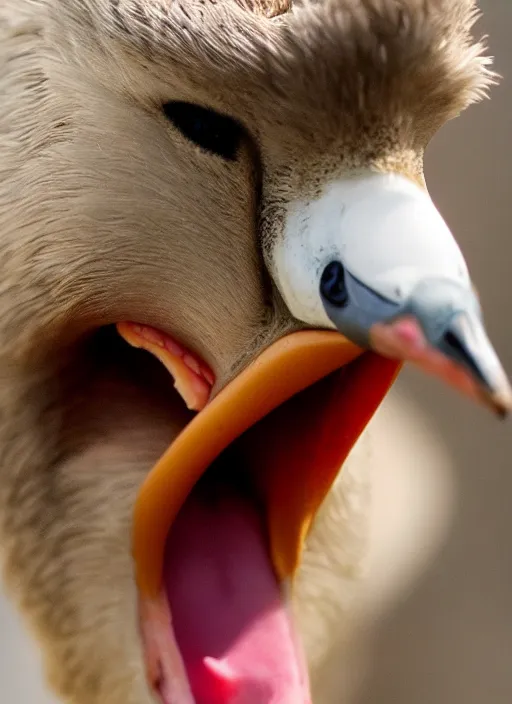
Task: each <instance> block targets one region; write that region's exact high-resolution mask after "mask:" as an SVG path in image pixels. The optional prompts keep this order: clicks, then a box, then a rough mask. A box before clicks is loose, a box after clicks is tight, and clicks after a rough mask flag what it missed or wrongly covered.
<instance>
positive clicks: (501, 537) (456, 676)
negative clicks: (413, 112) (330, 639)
mask: <svg viewBox="0 0 512 704" xmlns="http://www.w3.org/2000/svg"><path fill="white" fill-rule="evenodd" d="M479 4H480V6H481V8H482V10H483V12H484V18H483V20H482V21H481V22H480V23H479V25H478V30H479V32H481V33H482V34H489V43H490V47H491V53H492V54H493V55H494V56H495V57H496V62H495V68H496V70H497V71H498V73H500V74H501V75H502V76H504V79H503V81H502V83H501V85H500V86H499V87H497V88H494V89H493V91H492V100H491V101H486V102H485V103H483V104H481V105H478V106H476V107H473V108H472V109H470V110H469V111H468V112H466V113H465V114H464V115H463V116H462V117H461V118H460V119H458V120H455V121H454V122H452V123H450V124H449V125H447V126H446V127H445V128H444V129H443V130H442V131H441V132H440V133H439V135H438V136H437V137H436V139H435V140H434V141H433V142H432V144H431V146H430V149H429V151H428V153H427V159H426V174H427V182H428V185H429V190H430V192H431V194H432V196H433V198H434V200H435V202H436V204H437V205H438V207H439V209H440V210H441V212H442V213H443V215H444V217H445V218H446V220H447V221H448V223H449V225H450V226H451V227H452V230H453V232H454V234H455V236H456V237H457V239H458V241H459V242H460V244H461V246H462V248H463V250H464V254H465V255H466V258H467V260H468V264H469V266H470V269H471V271H472V275H473V279H474V281H475V283H476V285H477V287H478V289H479V293H480V295H481V298H482V303H483V306H484V309H485V311H486V321H487V325H488V329H489V333H490V336H491V338H492V339H493V341H494V343H495V344H496V347H497V349H498V350H499V353H500V355H501V356H502V361H503V363H504V365H505V367H506V368H507V370H508V371H509V373H512V315H511V312H512V310H511V309H512V272H511V266H512V188H511V183H512V179H511V175H512V174H511V168H512V134H511V127H512V41H511V34H512V2H510V0H480V3H479ZM398 391H399V392H401V393H405V394H407V396H409V397H412V398H413V399H414V402H415V403H416V404H418V405H419V406H421V410H422V411H423V412H424V413H425V415H426V417H427V419H428V421H429V423H430V424H431V425H433V426H434V428H436V429H437V431H438V433H439V435H440V437H441V439H442V442H443V443H444V445H445V447H446V448H447V450H448V452H449V453H450V455H451V459H452V463H453V467H454V470H453V471H454V474H455V476H454V481H455V492H456V494H455V495H456V507H455V515H454V518H453V522H452V524H451V526H450V530H449V533H448V537H447V540H446V541H445V543H444V546H443V549H442V551H441V553H440V554H438V556H437V558H436V560H435V561H434V563H433V565H431V566H430V568H429V569H428V570H427V572H426V573H425V574H424V575H423V577H422V578H421V579H420V581H419V582H417V583H416V585H415V587H414V590H413V592H412V593H410V594H409V595H408V596H407V598H406V599H405V600H404V601H403V602H402V603H401V604H400V605H399V606H398V607H397V608H395V609H394V610H393V612H392V613H391V614H389V615H388V617H387V618H386V619H385V622H384V624H383V626H382V627H381V628H380V631H379V636H378V643H377V647H376V650H375V652H374V654H373V665H372V669H371V672H370V679H369V681H368V682H367V683H366V686H365V695H364V696H363V697H362V701H361V704H375V703H376V702H378V704H411V702H414V704H432V702H436V704H462V702H464V704H482V702H492V704H510V702H512V424H511V423H510V421H509V422H508V423H504V424H503V423H499V422H497V421H496V420H495V419H494V418H492V417H491V416H490V415H489V416H488V415H487V414H486V413H484V412H482V411H481V410H480V409H478V408H475V407H473V406H471V405H470V404H467V403H466V402H465V401H464V400H463V399H461V398H459V397H458V396H457V395H455V394H453V393H451V392H450V391H449V390H445V389H443V387H442V386H441V385H440V384H437V382H430V381H429V380H427V379H426V378H424V377H421V376H420V374H416V373H414V372H409V371H407V372H405V373H404V374H403V377H402V378H401V379H400V381H399V384H398Z"/></svg>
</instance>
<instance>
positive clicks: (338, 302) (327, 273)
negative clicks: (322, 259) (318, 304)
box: [320, 261, 348, 308]
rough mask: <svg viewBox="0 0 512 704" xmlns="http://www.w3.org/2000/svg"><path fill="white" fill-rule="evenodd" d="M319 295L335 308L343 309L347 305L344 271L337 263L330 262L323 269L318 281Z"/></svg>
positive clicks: (339, 263)
mask: <svg viewBox="0 0 512 704" xmlns="http://www.w3.org/2000/svg"><path fill="white" fill-rule="evenodd" d="M320 294H321V295H322V297H323V298H325V299H326V300H327V301H328V302H329V303H331V304H332V305H333V306H336V307H337V308H343V307H344V306H346V305H347V303H348V292H347V289H346V286H345V269H344V268H343V264H342V263H341V262H339V261H332V262H330V263H329V264H327V266H326V267H325V269H324V271H323V274H322V278H321V279H320Z"/></svg>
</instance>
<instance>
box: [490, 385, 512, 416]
mask: <svg viewBox="0 0 512 704" xmlns="http://www.w3.org/2000/svg"><path fill="white" fill-rule="evenodd" d="M489 400H490V402H491V405H492V408H493V410H494V412H495V413H496V415H497V416H498V417H499V418H500V419H501V420H507V418H508V417H509V415H510V413H511V412H512V389H511V388H510V387H508V388H506V389H503V390H502V391H497V392H495V393H493V394H491V395H490V397H489Z"/></svg>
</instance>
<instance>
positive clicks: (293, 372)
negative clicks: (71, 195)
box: [118, 324, 400, 704]
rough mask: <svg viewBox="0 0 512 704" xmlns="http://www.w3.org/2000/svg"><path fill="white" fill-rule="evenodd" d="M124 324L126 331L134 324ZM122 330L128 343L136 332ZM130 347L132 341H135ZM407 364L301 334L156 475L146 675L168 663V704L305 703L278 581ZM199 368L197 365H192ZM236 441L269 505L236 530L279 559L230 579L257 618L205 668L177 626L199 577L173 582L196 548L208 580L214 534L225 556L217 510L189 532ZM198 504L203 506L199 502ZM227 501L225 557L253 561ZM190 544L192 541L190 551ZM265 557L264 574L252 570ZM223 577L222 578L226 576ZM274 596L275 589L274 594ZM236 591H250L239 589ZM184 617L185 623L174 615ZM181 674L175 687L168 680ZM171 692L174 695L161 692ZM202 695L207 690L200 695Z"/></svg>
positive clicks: (139, 526) (179, 441) (209, 412)
mask: <svg viewBox="0 0 512 704" xmlns="http://www.w3.org/2000/svg"><path fill="white" fill-rule="evenodd" d="M123 325H124V324H123ZM118 328H119V329H120V332H121V334H123V329H122V327H121V326H118ZM124 336H125V337H126V339H128V338H129V335H124ZM131 342H132V344H133V340H131ZM137 346H140V345H137ZM146 349H148V347H146ZM152 351H154V350H152ZM154 353H155V354H156V355H157V356H158V357H159V358H160V359H161V361H162V362H163V363H164V364H165V365H166V366H167V367H168V368H171V367H172V365H173V364H174V362H172V363H171V362H170V361H169V359H168V358H167V356H166V354H165V353H163V352H162V351H161V348H160V351H158V350H157V351H154ZM191 366H192V367H194V368H195V369H196V371H197V370H198V367H197V366H196V365H195V364H193V363H191ZM399 366H400V365H399V363H397V362H395V361H390V360H388V359H385V358H384V357H381V356H379V355H376V354H374V353H371V352H364V353H363V351H362V350H361V349H360V348H358V347H356V346H355V345H353V344H352V343H351V342H349V341H348V340H346V339H345V338H344V337H342V336H341V335H339V334H338V333H335V332H327V331H302V332H298V333H294V334H291V335H289V336H287V337H284V338H282V339H280V340H278V341H277V342H275V343H274V344H273V345H271V346H270V347H269V348H267V349H266V350H265V351H263V352H262V353H261V354H260V356H259V357H258V358H257V359H256V360H255V361H254V362H253V363H252V364H250V365H249V366H248V367H247V368H246V369H245V370H244V371H242V372H241V373H240V374H239V375H238V376H237V377H236V378H235V379H234V380H233V381H232V382H231V383H229V384H228V385H227V386H226V387H225V388H224V389H223V390H222V391H221V392H220V393H219V394H218V395H217V396H216V397H215V398H213V400H211V401H209V402H207V403H206V405H205V406H204V407H203V408H202V410H200V411H199V412H198V413H197V415H196V416H194V418H193V419H192V420H191V421H190V422H189V424H188V425H187V426H186V427H185V428H184V429H183V430H182V431H181V433H180V434H179V435H178V437H177V438H176V439H175V440H174V442H173V443H172V444H171V446H170V447H169V448H168V450H167V452H166V453H165V454H164V455H163V457H162V458H161V459H160V461H159V462H158V463H157V464H156V466H155V467H154V468H153V469H152V470H151V472H150V473H149V475H148V476H147V478H146V480H145V482H144V483H143V485H142V487H141V489H140V492H139V495H138V499H137V502H136V506H135V517H134V530H133V556H134V560H135V569H136V579H137V584H138V588H139V594H140V601H141V616H142V620H143V624H142V628H143V634H144V638H145V641H146V655H147V657H148V651H149V661H148V672H149V673H150V677H151V678H152V680H153V681H156V680H158V681H159V682H160V681H161V679H162V676H161V673H162V670H163V671H164V675H165V677H164V678H165V679H166V680H167V684H166V687H164V688H163V690H164V691H165V692H166V694H165V693H164V695H162V696H161V698H162V699H163V701H164V702H166V703H167V702H171V701H172V702H175V701H176V702H178V704H181V703H182V702H183V703H186V704H188V703H189V702H194V701H195V702H199V704H203V702H204V704H210V702H211V703H212V704H213V703H215V704H217V702H219V703H224V702H226V704H227V703H228V702H231V701H244V702H247V704H252V702H254V704H256V703H257V704H260V702H263V701H265V702H266V701H268V702H270V701H283V702H285V701H286V702H288V701H290V702H292V701H293V703H294V704H302V702H309V701H310V699H309V694H308V693H307V692H308V685H307V674H306V672H305V666H304V665H303V664H301V656H300V653H298V650H299V649H298V648H296V645H295V638H294V637H293V636H290V633H291V626H290V627H289V626H288V625H286V624H288V622H289V616H288V615H286V616H283V614H284V612H285V609H284V607H283V606H282V604H281V605H278V604H277V601H279V602H281V597H279V596H278V594H279V584H281V585H282V584H283V583H284V584H289V583H291V582H292V580H293V576H294V574H295V573H296V570H297V568H298V566H299V563H300V558H301V553H302V549H303V546H304V541H305V539H306V537H307V534H308V532H309V530H310V528H311V526H312V523H313V521H314V518H315V515H316V513H317V511H318V509H319V507H320V505H321V503H322V501H323V499H324V498H325V496H326V494H327V493H328V491H329V489H330V488H331V486H332V484H333V482H334V480H335V478H336V476H337V475H338V473H339V471H340V468H341V466H342V464H343V462H344V460H345V458H346V457H347V455H348V454H349V452H350V450H351V449H352V447H353V445H354V444H355V442H356V441H357V439H358V438H359V436H360V435H361V433H362V431H363V430H364V428H365V426H366V424H367V423H368V421H369V420H370V419H371V417H372V416H373V414H374V412H375V411H376V409H377V408H378V406H379V404H380V403H381V401H382V399H383V398H384V396H385V395H386V393H387V391H388V390H389V388H390V386H391V384H392V383H393V380H394V378H395V376H396V374H397V372H398V370H399ZM170 370H171V373H172V369H170ZM189 373H190V369H189V370H188V371H186V374H189ZM198 373H199V375H200V377H201V383H202V384H203V387H201V386H200V385H199V386H198V385H197V384H198V383H199V382H198V380H197V379H195V380H194V382H195V384H196V387H195V388H196V392H194V393H191V395H190V396H189V397H188V398H189V401H191V403H194V402H195V401H198V399H201V398H202V394H203V393H204V383H205V379H208V378H210V377H208V373H207V372H205V371H204V370H199V371H198ZM175 379H176V376H175ZM180 383H183V381H181V382H180ZM187 403H188V402H187ZM189 407H190V406H189ZM233 447H234V448H237V449H240V450H241V453H242V456H243V462H242V464H241V466H243V471H244V473H247V474H248V475H249V476H250V478H251V487H252V488H251V492H252V493H253V494H254V495H256V496H257V497H258V499H257V502H252V498H251V501H247V496H246V495H245V496H244V498H243V500H242V502H241V504H240V505H242V504H243V505H244V511H245V512H246V513H248V514H249V515H251V516H252V518H250V521H249V522H251V521H252V523H251V527H250V529H248V528H247V525H248V520H249V519H246V518H245V519H244V521H245V523H244V521H242V522H241V523H240V522H239V523H238V524H237V523H236V520H238V519H239V518H240V515H241V514H240V513H239V512H238V508H237V509H236V510H235V511H234V513H235V514H236V517H237V519H236V520H235V521H234V523H233V525H240V539H242V535H243V534H244V531H245V533H247V534H248V535H249V534H250V536H249V538H248V539H247V541H248V544H251V545H252V548H254V550H252V548H251V550H252V551H253V552H254V553H255V554H257V553H258V551H260V552H261V553H262V554H263V552H264V553H265V554H266V555H267V557H261V556H260V558H258V557H257V555H256V557H254V559H253V563H254V564H253V566H252V567H250V568H249V566H247V570H249V571H246V572H245V573H244V574H243V575H242V581H241V582H240V577H237V578H235V577H231V578H230V579H231V585H233V584H238V585H239V586H240V584H241V585H242V588H241V589H238V592H240V591H241V592H242V593H243V594H244V599H243V604H242V606H240V605H239V607H238V608H239V610H240V612H243V613H245V616H244V617H243V618H242V616H240V623H239V624H238V623H237V624H236V625H237V629H235V630H236V634H237V635H236V637H235V636H233V637H232V639H231V641H232V642H231V641H230V642H229V644H227V643H228V641H227V640H226V639H225V640H224V646H225V647H224V646H223V647H224V650H222V649H221V650H219V652H216V654H215V657H210V656H209V655H208V657H202V658H201V662H199V663H198V662H197V658H196V660H194V657H195V650H194V648H195V646H196V644H195V643H193V642H192V643H190V642H188V644H185V646H184V647H185V650H187V648H188V650H187V652H188V653H189V655H187V657H185V656H184V655H183V652H184V650H183V647H182V646H183V642H181V644H180V642H179V641H180V638H179V637H178V636H179V633H178V636H177V635H176V633H175V627H177V628H178V631H179V630H180V628H181V627H180V622H181V621H182V617H181V613H182V612H184V611H185V608H184V606H182V604H181V603H178V602H188V601H189V592H193V591H194V590H195V589H196V586H197V579H194V580H191V586H190V588H189V587H188V585H187V587H186V589H185V590H184V589H183V579H182V578H181V577H180V580H181V585H180V587H179V588H177V587H172V588H171V587H169V585H168V580H169V570H171V572H173V575H174V576H176V573H177V572H178V573H180V575H183V574H185V573H186V572H187V570H190V569H191V568H190V564H191V558H189V557H184V556H179V557H177V555H178V552H179V553H184V552H187V551H188V552H191V551H192V552H193V551H194V550H196V551H198V552H199V553H201V554H203V557H202V558H201V560H202V562H201V560H199V559H196V561H195V562H192V563H193V566H194V570H195V572H194V574H196V573H197V570H198V569H202V567H201V565H202V564H203V562H204V561H205V560H208V559H209V553H208V551H207V552H206V553H203V552H202V548H203V547H204V544H205V543H206V542H208V541H210V540H212V541H213V542H212V544H211V545H212V547H211V552H215V551H216V550H217V547H218V545H217V544H218V543H219V542H221V540H220V538H217V539H212V535H213V533H214V531H215V530H216V529H215V527H214V523H215V521H216V520H217V518H219V517H218V516H214V514H213V513H211V512H209V511H210V507H208V509H207V511H206V514H205V515H206V516H207V521H206V523H208V521H210V520H211V521H212V522H211V524H208V527H207V529H206V532H203V533H202V534H201V535H202V537H201V539H200V540H199V547H198V541H196V543H194V541H193V539H192V538H191V537H190V535H191V533H194V530H195V529H194V530H191V529H190V526H191V525H192V524H191V519H190V516H191V515H195V516H196V517H197V515H199V514H201V511H203V513H204V506H202V505H201V503H200V502H201V501H203V499H202V498H201V499H199V500H198V499H197V495H198V492H197V487H198V485H199V486H201V482H203V475H206V476H207V475H208V473H211V472H212V466H215V462H216V461H217V459H218V458H219V457H220V458H221V459H222V457H224V456H225V455H226V452H228V451H229V450H231V449H232V448H233ZM203 498H204V493H203ZM251 502H252V503H251ZM200 505H201V506H202V507H201V508H198V507H199V506H200ZM256 505H257V507H258V508H257V509H256ZM225 506H226V507H227V508H226V509H225V510H224V509H223V511H222V512H221V514H220V518H219V520H218V521H217V522H218V524H219V525H220V528H218V531H219V532H218V534H217V535H218V536H223V540H224V547H223V548H222V550H221V553H222V555H221V561H222V560H224V558H225V555H226V552H227V553H229V552H230V551H231V553H233V552H235V553H236V551H237V550H240V552H239V557H240V559H238V560H237V562H240V563H243V562H247V563H249V562H250V561H251V560H250V556H248V553H249V552H251V550H249V548H248V547H247V545H246V546H244V547H243V548H242V549H240V547H239V544H240V541H238V543H237V540H236V536H232V535H230V534H229V531H228V532H227V533H226V530H225V528H222V525H223V522H224V523H225V515H226V512H227V513H229V511H230V510H231V509H230V504H229V501H228V503H226V504H225ZM237 512H238V513H237ZM256 513H258V514H261V516H260V518H261V524H262V526H263V527H262V528H261V529H260V528H258V529H256V528H255V525H256V524H255V521H257V522H260V518H258V519H256V518H255V516H256ZM187 516H188V518H187ZM212 516H213V518H212ZM203 523H205V521H203ZM184 525H185V526H186V528H185V529H184V528H183V526H184ZM230 530H231V533H232V532H233V530H232V529H230ZM255 531H256V532H259V533H263V534H264V536H266V537H263V539H262V540H261V541H260V542H261V545H263V543H265V544H266V547H264V548H261V550H260V547H258V546H256V547H254V546H255V542H254V535H255ZM258 540H259V538H258ZM169 541H170V542H169ZM191 545H192V547H193V549H191V548H190V546H191ZM184 546H187V547H186V550H185V549H184ZM170 553H172V555H171V558H169V554H170ZM246 557H247V560H246ZM169 560H170V563H171V568H170V567H169ZM258 560H259V561H258ZM265 561H266V562H268V564H269V568H268V570H267V568H265V567H264V566H262V565H263V562H265ZM256 563H258V565H259V567H258V570H259V571H258V570H257V569H256V567H255V566H254V565H255V564H256ZM265 570H267V571H268V574H270V573H271V572H272V571H273V573H274V576H273V577H269V578H265V579H266V580H267V581H266V582H265V580H263V581H262V582H261V585H262V586H261V587H258V589H259V591H258V589H257V590H256V591H257V592H258V593H254V594H252V596H251V595H250V592H251V589H253V587H252V586H251V585H252V582H253V581H254V580H258V579H259V576H260V575H261V574H263V572H265ZM238 571H239V570H238ZM234 572H235V573H236V572H237V569H234ZM248 575H250V577H249V576H248ZM225 577H226V575H223V579H225ZM166 580H167V581H166ZM180 580H178V581H180ZM216 580H217V581H218V576H217V577H216ZM237 580H238V582H237ZM269 580H270V581H269ZM214 581H215V580H214ZM194 582H195V584H194ZM270 582H272V583H273V584H275V588H274V587H272V586H271V584H270ZM244 585H245V586H244ZM166 589H167V592H166ZM232 589H234V587H233V586H232ZM253 591H254V589H253ZM263 592H265V594H266V597H263V596H262V595H263ZM165 594H167V597H166V596H165ZM169 594H171V597H172V598H171V597H169ZM176 595H178V596H176ZM246 597H247V598H246ZM233 598H234V599H235V598H238V597H237V595H236V594H235V592H233ZM173 599H174V601H173ZM205 599H207V595H206V594H203V595H202V596H201V597H200V598H198V600H196V601H195V602H194V606H192V608H190V603H189V609H188V610H189V611H190V612H193V613H195V614H197V612H198V611H199V610H201V609H202V606H203V604H204V601H205ZM223 599H224V597H223V596H222V595H221V596H220V597H219V595H217V599H216V602H215V603H217V604H218V603H221V602H222V601H223ZM251 599H253V600H255V601H257V602H258V604H259V606H258V608H256V606H254V608H253V609H252V611H251V610H250V609H249V611H250V617H249V616H247V608H249V606H250V604H249V603H248V602H249V601H250V600H251ZM169 606H170V609H169ZM177 608H178V611H176V609H177ZM227 609H228V611H227V613H226V617H225V618H224V620H221V621H219V622H218V624H217V627H216V629H215V630H216V631H221V630H222V629H223V628H224V623H225V622H226V621H229V620H230V617H231V616H232V615H233V614H234V613H235V612H236V608H235V607H234V606H233V607H231V606H230V605H229V603H228V604H227ZM216 611H217V608H216V607H215V608H214V607H213V606H212V607H211V611H210V612H205V613H206V616H204V615H203V617H202V620H203V622H204V621H205V620H209V618H210V616H209V614H210V613H211V615H212V618H213V617H214V615H215V613H214V612H216ZM173 614H175V616H176V617H177V618H173ZM244 619H245V620H244ZM196 620H197V619H196ZM231 620H232V619H231ZM242 620H243V623H242ZM198 628H199V627H198ZM173 629H174V630H173ZM193 629H194V626H192V627H191V626H190V621H187V625H186V628H185V634H186V635H185V637H184V639H182V641H183V640H185V641H190V638H189V637H188V635H187V634H190V632H191V631H192V630H193ZM203 631H204V628H203V629H202V630H201V629H199V630H198V631H197V633H199V634H200V636H201V638H205V639H206V640H207V641H208V639H210V640H209V641H208V642H210V646H209V647H211V642H212V641H211V634H210V633H207V634H204V633H203ZM285 632H286V633H288V635H286V633H285ZM182 633H183V629H182ZM283 634H284V635H283ZM226 638H227V636H226ZM290 638H291V640H290ZM265 641H266V643H267V644H265ZM278 641H281V645H280V644H279V642H278ZM292 641H293V642H292ZM148 643H149V647H148ZM255 643H256V645H254V644H255ZM214 645H216V644H214ZM219 647H220V646H219ZM269 647H270V648H272V647H274V648H275V650H276V653H277V652H278V653H279V654H276V656H275V658H274V660H272V658H268V657H267V651H268V648H269ZM214 649H215V648H214ZM180 650H181V652H180ZM190 652H191V653H192V655H190ZM219 653H220V655H219ZM207 654H208V653H207ZM259 658H261V659H262V662H263V660H265V659H266V664H265V663H264V664H263V665H262V668H263V670H265V668H266V670H265V672H264V674H261V671H262V670H261V668H260V670H261V671H258V663H257V660H258V659H259ZM185 667H186V671H187V673H188V676H189V679H190V678H192V679H194V682H193V683H192V684H193V685H194V686H195V689H194V686H192V690H193V691H194V696H193V695H192V692H191V691H189V689H188V684H183V685H179V686H177V685H176V682H177V681H178V679H179V678H177V677H176V672H177V671H180V672H181V673H182V675H183V677H182V681H183V682H185V681H186V679H187V677H186V675H185V674H184V673H185ZM254 667H255V668H256V670H257V671H258V672H259V674H258V677H259V680H258V681H257V682H256V684H255V683H254V682H253V681H252V679H251V678H252V670H251V668H254ZM237 668H238V670H237ZM248 668H249V669H248ZM235 671H236V672H235ZM237 672H238V674H237ZM194 673H195V674H194ZM171 680H172V681H173V685H172V687H173V689H172V688H169V682H170V681H171ZM242 680H243V682H242ZM240 687H242V689H241V690H240V691H241V692H242V699H237V697H239V696H241V695H240V692H239V689H240ZM254 687H256V689H254ZM261 687H264V688H265V687H266V688H267V689H266V690H265V691H266V692H267V695H262V693H261V692H262V690H261ZM159 691H160V692H161V691H162V687H161V686H159ZM197 692H204V694H203V695H200V696H199V695H198V694H197ZM250 692H252V693H253V694H250ZM254 692H259V694H254ZM276 696H277V699H276ZM194 697H195V698H194Z"/></svg>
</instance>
